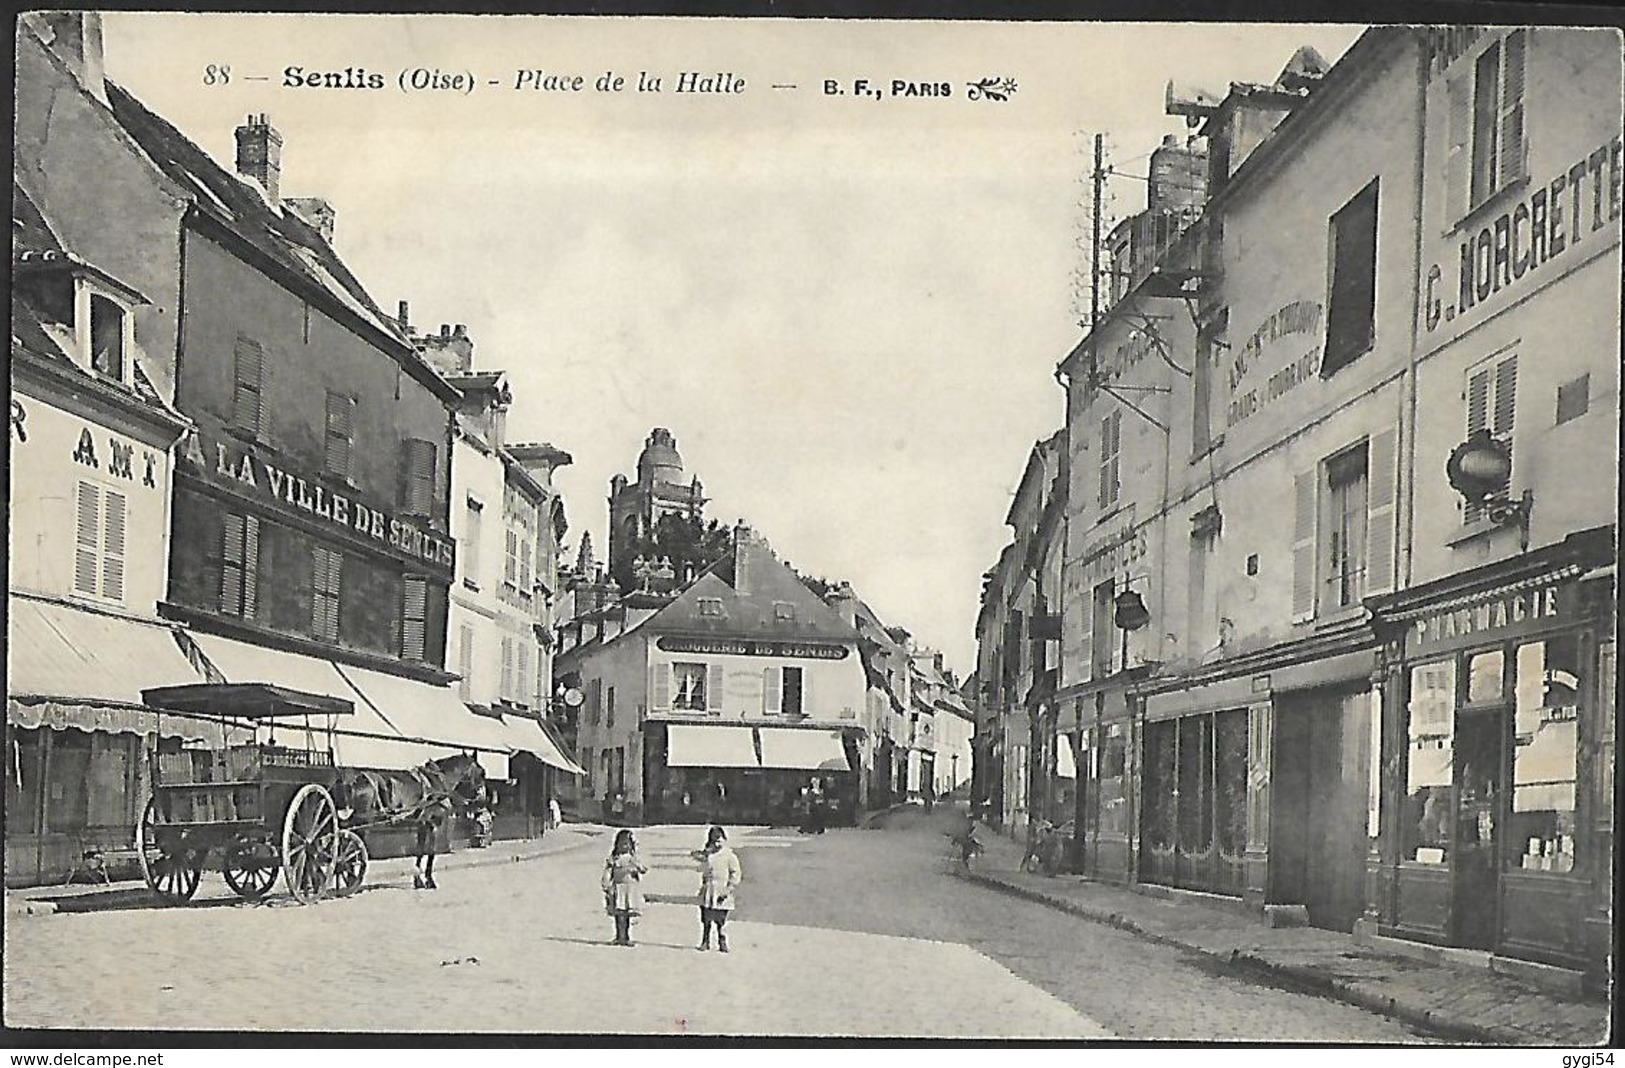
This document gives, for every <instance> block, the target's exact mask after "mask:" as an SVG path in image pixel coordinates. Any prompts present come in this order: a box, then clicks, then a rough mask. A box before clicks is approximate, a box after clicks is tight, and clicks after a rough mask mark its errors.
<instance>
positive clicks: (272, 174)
mask: <svg viewBox="0 0 1625 1068" xmlns="http://www.w3.org/2000/svg"><path fill="white" fill-rule="evenodd" d="M237 173H238V174H241V175H243V176H244V177H245V178H253V179H255V180H256V181H258V182H259V183H260V185H261V186H262V187H263V188H264V189H265V192H266V194H267V195H269V196H270V198H271V200H272V202H273V203H274V202H275V201H276V200H277V188H278V187H279V186H280V185H281V184H282V135H281V134H279V133H277V132H276V127H274V126H272V125H271V120H270V119H269V118H267V117H266V116H265V114H264V113H263V112H262V113H261V114H259V115H250V116H249V117H248V121H247V122H246V123H244V124H243V125H242V126H239V127H237Z"/></svg>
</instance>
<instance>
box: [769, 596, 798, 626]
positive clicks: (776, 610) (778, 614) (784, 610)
mask: <svg viewBox="0 0 1625 1068" xmlns="http://www.w3.org/2000/svg"><path fill="white" fill-rule="evenodd" d="M773 618H774V619H776V620H779V621H780V622H783V623H789V622H793V621H794V620H795V618H796V606H795V605H793V604H791V603H790V602H789V601H774V602H773Z"/></svg>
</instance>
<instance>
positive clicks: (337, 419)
mask: <svg viewBox="0 0 1625 1068" xmlns="http://www.w3.org/2000/svg"><path fill="white" fill-rule="evenodd" d="M354 433H355V398H353V397H346V396H345V395H343V394H342V393H333V392H329V393H328V394H327V457H326V460H327V470H328V471H329V472H330V473H332V474H335V475H338V476H340V477H342V478H348V477H349V475H350V448H351V442H352V440H353V435H354Z"/></svg>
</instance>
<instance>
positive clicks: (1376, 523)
mask: <svg viewBox="0 0 1625 1068" xmlns="http://www.w3.org/2000/svg"><path fill="white" fill-rule="evenodd" d="M1398 442H1399V435H1398V432H1397V431H1395V430H1394V429H1392V428H1389V429H1387V430H1384V431H1381V432H1380V433H1377V434H1373V435H1372V437H1371V441H1370V443H1369V444H1368V446H1367V452H1366V473H1367V494H1366V550H1365V551H1366V571H1365V592H1366V594H1367V595H1368V596H1369V595H1370V594H1375V593H1387V592H1388V591H1390V590H1392V589H1393V588H1394V515H1395V511H1394V503H1395V501H1396V500H1397V499H1398V496H1399V494H1398V480H1399V448H1398Z"/></svg>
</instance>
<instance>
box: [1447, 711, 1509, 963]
mask: <svg viewBox="0 0 1625 1068" xmlns="http://www.w3.org/2000/svg"><path fill="white" fill-rule="evenodd" d="M1506 724H1507V719H1506V716H1505V715H1504V714H1502V712H1501V711H1500V710H1493V711H1484V712H1470V713H1469V712H1462V713H1459V714H1458V715H1457V717H1456V756H1455V762H1456V766H1455V777H1456V784H1457V785H1456V826H1455V857H1454V860H1453V863H1452V869H1453V871H1452V875H1451V878H1452V882H1453V884H1454V885H1453V886H1452V894H1451V912H1452V916H1453V922H1454V927H1455V942H1456V944H1457V945H1460V946H1465V947H1467V948H1469V949H1493V948H1494V946H1495V933H1496V931H1497V930H1498V929H1499V926H1500V925H1499V922H1498V919H1499V915H1498V914H1499V909H1500V901H1501V882H1500V872H1501V863H1500V838H1501V835H1500V833H1499V832H1500V830H1501V823H1502V816H1501V811H1502V809H1503V808H1504V807H1505V797H1506V788H1507V781H1506V767H1505V764H1506V756H1505V753H1506V750H1505V738H1504V737H1503V736H1504V735H1505V733H1506Z"/></svg>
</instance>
